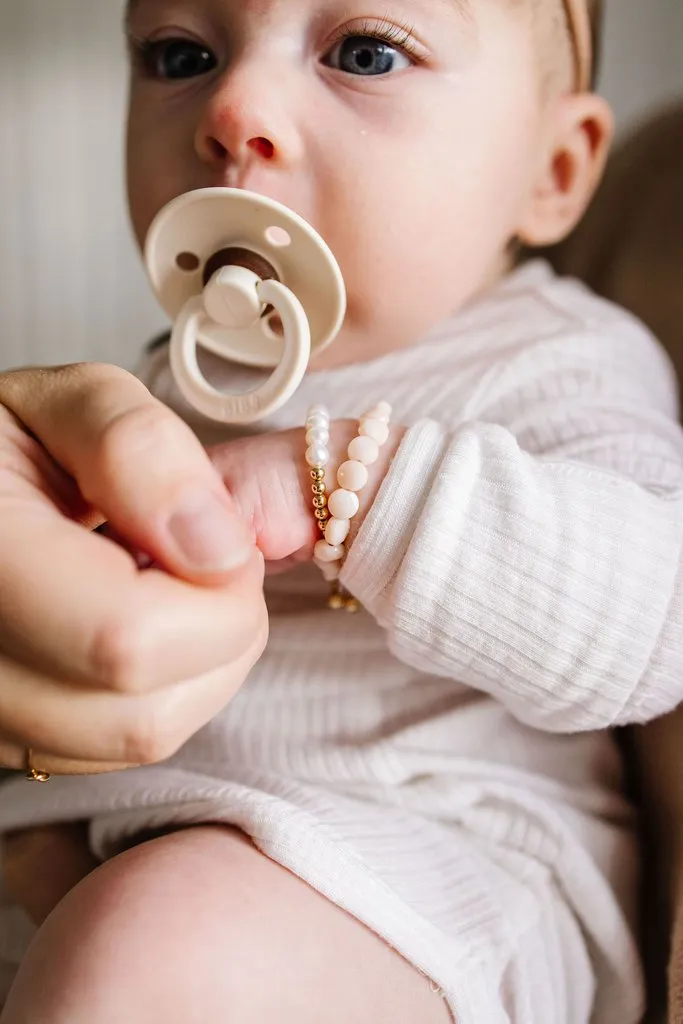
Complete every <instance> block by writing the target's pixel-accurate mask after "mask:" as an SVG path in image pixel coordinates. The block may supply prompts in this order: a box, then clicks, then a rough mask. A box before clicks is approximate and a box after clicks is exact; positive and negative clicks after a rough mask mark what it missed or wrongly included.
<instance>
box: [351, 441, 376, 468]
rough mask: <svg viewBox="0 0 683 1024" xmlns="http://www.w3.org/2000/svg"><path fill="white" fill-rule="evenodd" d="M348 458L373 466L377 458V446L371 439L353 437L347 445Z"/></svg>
mask: <svg viewBox="0 0 683 1024" xmlns="http://www.w3.org/2000/svg"><path fill="white" fill-rule="evenodd" d="M349 458H350V459H354V460H355V461H356V462H362V463H363V465H364V466H373V465H374V464H375V463H376V462H377V460H378V458H379V445H378V444H377V442H376V441H373V440H372V438H371V437H354V439H353V441H352V442H351V444H350V445H349Z"/></svg>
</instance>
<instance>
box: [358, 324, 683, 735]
mask: <svg viewBox="0 0 683 1024" xmlns="http://www.w3.org/2000/svg"><path fill="white" fill-rule="evenodd" d="M621 330H622V332H624V334H623V336H622V337H619V338H616V337H611V338H607V339H606V338H605V336H604V335H602V334H600V333H595V334H591V332H590V331H581V332H578V333H577V334H575V335H572V334H571V333H568V334H567V335H566V336H564V337H559V338H553V339H550V340H548V341H546V342H544V343H543V344H538V345H529V346H527V347H525V348H523V350H522V351H521V352H519V353H518V354H517V355H516V356H515V357H514V358H512V359H508V360H506V361H505V364H504V365H502V364H501V367H500V369H499V370H495V368H494V372H492V373H490V374H489V375H488V381H489V383H488V384H487V386H486V387H485V388H484V389H483V394H481V395H480V396H479V397H478V398H477V399H476V401H475V402H473V404H472V407H471V408H468V409H466V410H464V415H463V416H462V417H461V420H460V422H458V423H456V425H455V426H452V425H449V427H448V428H445V427H443V426H442V425H440V424H439V423H437V422H435V421H434V420H433V419H428V420H423V421H422V422H420V423H418V424H417V425H416V426H414V427H413V428H411V429H410V430H409V431H408V433H407V435H406V437H405V440H404V442H403V444H402V447H401V449H400V450H399V452H398V455H397V457H396V459H395V461H394V463H393V466H392V468H391V470H390V472H389V475H388V477H387V479H386V481H385V483H384V486H383V488H382V490H381V493H380V495H379V498H378V500H377V501H376V503H375V505H374V507H373V508H372V510H371V512H370V514H369V515H368V517H367V519H366V521H365V523H364V525H363V528H362V530H361V532H360V535H359V537H358V539H357V541H356V543H355V544H354V546H353V548H352V550H351V552H350V555H349V558H348V561H347V564H346V567H345V571H344V575H343V583H344V585H345V586H346V587H347V588H348V589H349V591H350V592H351V593H353V594H354V595H355V596H357V597H358V598H359V599H360V600H361V601H362V602H363V604H364V606H365V608H366V609H367V610H368V611H369V612H370V613H371V614H372V615H373V616H375V618H376V619H377V620H378V621H379V623H380V624H381V625H382V626H383V627H384V629H385V630H386V631H387V633H388V637H389V644H390V647H391V650H392V651H393V653H394V654H395V655H396V656H397V657H398V658H400V659H402V660H403V661H405V662H407V663H409V664H410V665H412V666H414V667H416V668H418V669H420V670H424V671H428V672H430V673H433V674H437V675H442V676H445V677H449V678H455V679H457V680H459V681H461V682H462V683H464V684H467V685H470V686H472V687H475V688H478V689H479V690H482V691H485V692H486V693H488V694H490V695H491V696H493V697H495V698H496V699H498V700H500V701H501V702H502V703H503V704H504V705H505V706H506V707H507V708H508V709H509V710H510V711H511V712H512V713H513V714H514V715H516V716H517V717H518V718H519V719H521V720H522V721H523V722H525V723H528V724H530V725H532V726H535V727H537V728H540V729H544V730H548V731H554V732H565V733H569V732H576V731H582V730H593V729H600V728H603V727H607V726H614V725H622V724H626V723H639V722H645V721H647V720H649V719H652V718H654V717H656V716H658V715H661V714H663V713H665V712H668V711H670V710H671V709H673V708H674V707H675V706H676V705H677V704H678V703H679V702H680V701H681V700H683V570H682V565H683V436H682V434H681V431H680V430H679V428H678V426H677V424H676V421H675V413H676V409H675V396H674V395H673V392H672V387H671V376H670V371H669V369H668V367H666V366H665V363H664V360H663V359H662V357H661V355H660V354H659V353H658V351H657V350H656V347H655V345H654V343H653V342H652V340H651V339H649V337H648V336H647V335H646V334H645V332H644V331H642V329H641V328H639V327H638V328H636V327H635V326H634V325H632V324H630V322H628V321H626V320H625V319H624V321H623V323H622V326H621Z"/></svg>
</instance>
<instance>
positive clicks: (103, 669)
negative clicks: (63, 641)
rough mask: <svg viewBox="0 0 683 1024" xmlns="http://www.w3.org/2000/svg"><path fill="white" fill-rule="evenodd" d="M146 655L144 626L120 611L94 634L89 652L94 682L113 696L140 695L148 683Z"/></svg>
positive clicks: (147, 656) (147, 659)
mask: <svg viewBox="0 0 683 1024" xmlns="http://www.w3.org/2000/svg"><path fill="white" fill-rule="evenodd" d="M149 655H150V652H149V641H148V639H147V637H146V636H145V628H144V623H141V622H140V621H138V620H137V619H134V618H133V617H132V615H131V614H130V613H126V612H120V613H119V614H118V616H114V617H112V618H111V619H110V621H108V622H106V623H105V624H104V625H103V626H102V627H101V628H100V629H99V630H98V631H97V633H96V634H95V639H94V641H93V643H92V647H91V651H90V664H91V666H92V672H93V675H94V677H95V682H97V683H99V684H100V685H101V686H104V687H106V688H107V689H109V690H113V691H114V692H116V693H122V694H134V693H139V692H140V691H141V690H143V689H144V688H145V686H146V685H148V684H149V679H148V672H149V664H150V656H149Z"/></svg>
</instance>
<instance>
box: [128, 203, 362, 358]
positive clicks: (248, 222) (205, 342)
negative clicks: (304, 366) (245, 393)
mask: <svg viewBox="0 0 683 1024" xmlns="http://www.w3.org/2000/svg"><path fill="white" fill-rule="evenodd" d="M226 251H227V252H230V251H233V252H234V251H241V252H242V254H243V256H242V257H241V260H242V261H245V260H246V262H241V265H244V266H247V268H248V269H253V270H254V272H255V273H257V274H258V275H259V276H260V277H262V278H263V279H271V280H279V281H280V282H281V283H282V284H283V285H284V286H285V287H286V288H288V289H289V290H290V291H291V292H293V294H294V295H295V296H296V298H297V299H298V300H299V302H300V303H301V305H302V306H303V309H304V312H305V314H306V317H307V318H308V322H309V325H310V331H311V353H312V354H313V355H314V354H316V353H318V352H321V351H322V350H323V349H324V348H326V347H327V346H328V345H329V344H331V342H332V341H334V339H335V337H336V336H337V334H338V333H339V330H340V328H341V326H342V324H343V322H344V316H345V314H346V291H345V288H344V281H343V277H342V274H341V270H340V269H339V265H338V264H337V261H336V259H335V257H334V255H333V254H332V252H331V250H330V248H329V247H328V246H327V244H326V243H325V242H324V241H323V239H322V238H321V237H320V236H319V235H318V233H317V232H316V231H315V230H314V229H313V228H312V227H311V226H310V225H309V224H307V223H306V221H305V220H303V219H302V218H301V217H299V216H298V215H297V214H295V213H294V212H293V211H291V210H289V209H288V208H287V207H285V206H282V205H281V204H280V203H277V202H275V201H274V200H272V199H266V198H264V197H263V196H260V195H256V194H255V193H251V192H246V191H244V190H241V189H229V188H209V189H199V190H197V191H194V192H189V193H187V194H185V195H182V196H180V197H178V198H177V199H174V200H173V201H172V202H170V203H169V204H168V205H167V206H166V207H164V209H162V210H161V212H160V213H159V214H158V215H157V217H156V218H155V220H154V222H153V224H152V226H151V228H150V230H149V233H148V235H147V240H146V243H145V252H144V259H145V265H146V268H147V273H148V275H149V278H150V281H151V284H152V288H153V289H154V292H155V294H156V296H157V299H158V301H159V303H160V304H161V306H162V308H163V309H164V311H165V312H166V313H167V315H168V316H169V317H170V318H171V320H173V321H175V320H176V319H177V318H178V317H179V316H180V314H181V312H182V310H183V309H184V308H185V306H186V305H187V303H188V301H189V300H190V299H192V298H195V297H200V296H201V295H202V294H203V292H204V288H205V286H206V284H207V274H208V276H209V277H211V276H212V272H211V271H212V266H218V265H220V261H221V258H222V254H225V252H226ZM249 254H252V256H253V260H252V262H253V268H252V267H250V266H249V262H250V257H249ZM264 314H265V315H264V316H262V317H261V319H260V320H259V321H258V322H257V323H256V324H252V325H251V326H250V327H247V328H245V329H240V330H235V329H226V328H222V327H220V326H219V325H218V324H216V323H213V322H211V320H210V319H209V318H208V316H207V317H206V318H205V319H204V320H203V321H202V322H201V324H200V326H199V328H198V337H197V341H198V344H200V345H201V346H202V347H204V348H206V349H208V350H209V351H211V352H213V353H214V354H215V355H217V356H220V357H222V358H224V359H229V360H232V361H234V362H237V363H241V364H243V365H246V366H254V367H263V368H271V367H275V366H277V365H278V363H279V362H280V360H281V358H282V355H283V348H284V343H283V338H282V325H281V323H280V321H279V319H278V317H277V315H275V314H274V311H273V310H272V309H271V310H270V311H269V310H264Z"/></svg>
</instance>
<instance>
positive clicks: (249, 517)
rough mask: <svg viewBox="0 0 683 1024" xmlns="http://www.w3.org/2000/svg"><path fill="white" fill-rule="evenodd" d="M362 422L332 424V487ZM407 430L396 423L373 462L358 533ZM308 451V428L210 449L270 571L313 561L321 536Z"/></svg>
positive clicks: (357, 521)
mask: <svg viewBox="0 0 683 1024" xmlns="http://www.w3.org/2000/svg"><path fill="white" fill-rule="evenodd" d="M357 427H358V424H357V423H356V422H355V421H353V420H337V421H335V422H334V423H333V424H332V427H331V432H330V433H331V436H330V445H329V448H330V456H331V458H330V466H329V472H328V488H329V490H330V491H331V490H332V489H333V487H332V484H333V482H334V479H335V477H336V472H337V469H338V467H339V466H340V465H341V464H342V462H345V461H346V458H347V456H346V452H347V449H348V446H349V443H350V442H351V441H352V440H353V438H354V437H355V436H356V433H357ZM402 436H403V431H402V430H401V429H400V428H398V427H394V428H392V431H391V436H390V438H389V441H388V443H387V444H386V446H385V447H384V448H383V449H382V452H381V455H380V458H379V460H378V462H376V463H375V465H374V466H371V467H369V470H370V479H369V481H368V484H367V485H366V487H365V488H364V489H363V491H362V492H361V493H360V494H359V498H360V510H359V512H358V515H357V516H356V517H355V518H354V522H353V527H354V533H355V532H357V530H358V529H359V528H360V526H361V524H362V522H363V520H364V518H365V516H366V515H367V512H368V510H369V509H370V507H371V506H372V503H373V502H374V500H375V498H376V496H377V492H378V491H379V488H380V486H381V484H382V481H383V479H384V477H385V476H386V473H387V470H388V468H389V464H390V462H391V459H392V458H393V456H394V455H395V453H396V450H397V448H398V446H399V443H400V440H401V438H402ZM305 451H306V442H305V431H304V430H303V429H301V430H290V431H287V432H285V433H280V434H262V435H258V436H256V437H250V438H244V439H242V440H239V441H231V442H229V443H228V444H224V445H219V446H217V447H215V448H212V449H211V450H210V451H209V455H210V457H211V459H212V461H213V463H214V465H215V466H216V468H217V469H218V471H219V473H220V474H221V476H222V477H223V480H224V482H225V485H226V487H227V489H228V491H229V492H230V494H231V496H232V498H233V500H234V501H235V503H236V504H237V507H238V508H239V509H240V511H241V513H242V515H243V516H244V517H245V519H246V521H247V523H248V524H249V527H250V529H251V531H252V535H253V537H254V540H255V542H256V545H257V547H258V548H259V549H260V551H261V553H262V554H263V556H264V558H265V559H266V562H267V563H268V571H269V572H271V573H272V572H279V571H282V570H283V569H286V568H288V567H289V566H291V565H292V564H293V563H296V562H306V561H309V560H310V559H311V558H312V557H313V548H314V546H315V544H316V542H317V541H319V540H320V538H321V535H320V531H319V530H318V527H317V524H316V520H315V518H314V515H313V494H312V490H311V483H312V481H311V475H310V467H309V466H308V465H307V464H306V460H305Z"/></svg>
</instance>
